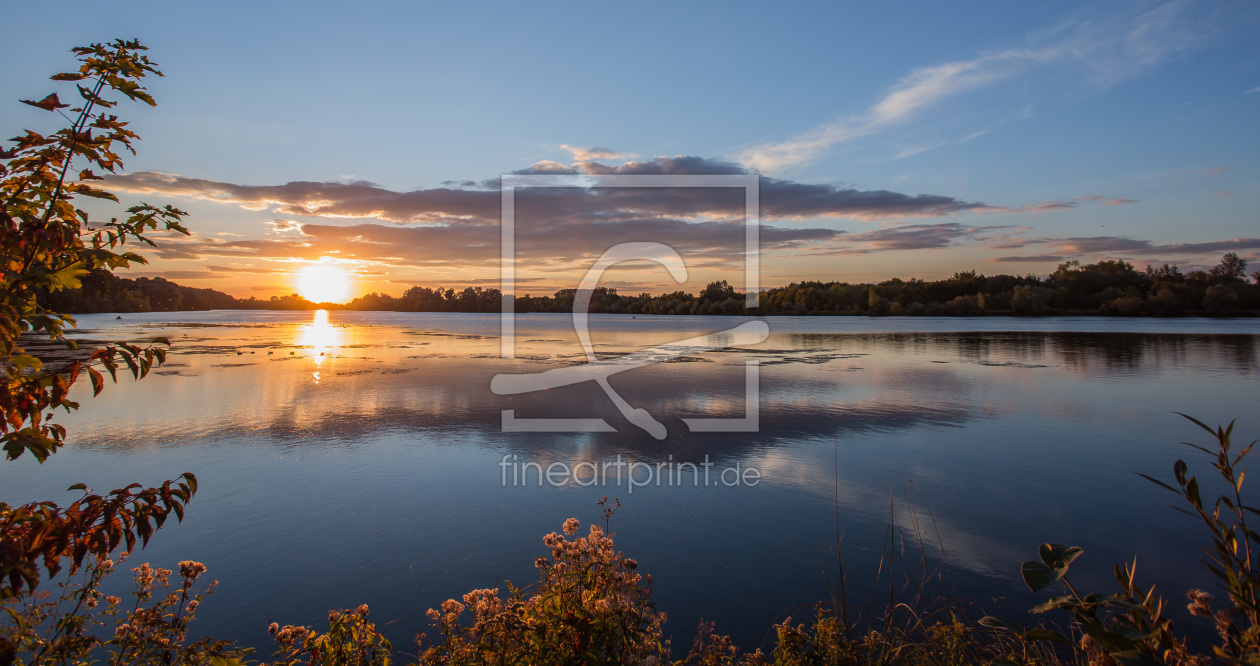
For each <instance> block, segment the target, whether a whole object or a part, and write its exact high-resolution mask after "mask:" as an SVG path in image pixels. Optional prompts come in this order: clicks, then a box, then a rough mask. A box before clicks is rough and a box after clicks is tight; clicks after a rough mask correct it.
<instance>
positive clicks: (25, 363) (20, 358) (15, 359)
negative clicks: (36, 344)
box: [9, 354, 44, 374]
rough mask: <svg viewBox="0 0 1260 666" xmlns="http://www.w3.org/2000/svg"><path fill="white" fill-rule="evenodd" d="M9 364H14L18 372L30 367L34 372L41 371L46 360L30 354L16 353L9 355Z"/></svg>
mask: <svg viewBox="0 0 1260 666" xmlns="http://www.w3.org/2000/svg"><path fill="white" fill-rule="evenodd" d="M9 365H11V366H13V369H14V370H16V371H17V373H18V374H21V373H22V372H24V371H26V370H28V369H29V370H30V371H32V372H39V371H40V370H41V369H43V367H44V362H43V361H41V360H39V359H37V358H35V357H34V356H30V355H29V354H15V355H13V356H10V357H9Z"/></svg>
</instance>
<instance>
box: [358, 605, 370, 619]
mask: <svg viewBox="0 0 1260 666" xmlns="http://www.w3.org/2000/svg"><path fill="white" fill-rule="evenodd" d="M355 612H356V613H358V614H359V617H367V616H368V606H367V604H359V607H358V608H357V609H355Z"/></svg>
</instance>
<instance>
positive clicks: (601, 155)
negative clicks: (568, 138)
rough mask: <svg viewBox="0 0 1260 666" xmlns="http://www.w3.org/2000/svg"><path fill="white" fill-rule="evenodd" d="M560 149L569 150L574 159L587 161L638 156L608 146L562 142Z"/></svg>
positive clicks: (626, 158) (625, 158) (624, 158)
mask: <svg viewBox="0 0 1260 666" xmlns="http://www.w3.org/2000/svg"><path fill="white" fill-rule="evenodd" d="M560 150H565V151H568V152H569V153H570V154H571V155H573V159H575V160H577V161H578V162H587V161H590V160H628V159H631V158H634V157H638V156H639V155H638V153H623V152H620V151H617V150H611V149H608V148H582V147H580V146H571V145H569V144H567V143H562V144H560Z"/></svg>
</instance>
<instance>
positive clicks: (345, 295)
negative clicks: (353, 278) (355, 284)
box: [297, 264, 350, 303]
mask: <svg viewBox="0 0 1260 666" xmlns="http://www.w3.org/2000/svg"><path fill="white" fill-rule="evenodd" d="M297 288H298V293H299V294H300V295H301V296H302V298H305V299H306V300H308V301H310V302H312V303H344V302H346V301H347V300H349V299H350V275H349V274H348V273H346V272H345V271H343V270H341V269H340V268H337V267H336V266H330V265H328V264H313V265H311V266H306V267H304V268H302V269H301V270H299V271H298V273H297Z"/></svg>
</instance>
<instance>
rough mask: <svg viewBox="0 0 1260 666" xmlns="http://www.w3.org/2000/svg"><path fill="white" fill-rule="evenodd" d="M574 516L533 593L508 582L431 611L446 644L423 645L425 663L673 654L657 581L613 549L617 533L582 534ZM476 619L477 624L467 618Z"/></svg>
mask: <svg viewBox="0 0 1260 666" xmlns="http://www.w3.org/2000/svg"><path fill="white" fill-rule="evenodd" d="M579 527H580V525H579V523H578V521H577V520H576V519H574V518H570V519H568V520H567V521H565V523H564V529H563V534H558V533H555V532H552V533H551V534H548V535H547V536H545V537H544V538H543V543H544V544H546V545H547V547H548V548H550V549H551V557H550V558H547V557H539V558H538V559H537V560H536V561H535V562H534V566H535V567H536V568H537V569H538V572H539V582H538V584H537V585H535V586H533V587H531V588H521V587H516V586H514V585H512V584H511V583H510V582H508V583H506V586H507V593H506V594H503V595H501V594H500V592H499V590H498V589H497V588H496V589H486V590H473V591H472V592H469V593H468V594H465V595H464V597H463V601H462V602H460V601H457V600H455V599H448V600H447V601H446V602H444V603H443V604H442V607H441V610H437V609H429V617H430V618H431V619H432V620H433V621H434V622H435V623H436V624H437V628H438V630H439V632H440V633H441V634H442V638H443V640H442V641H441V642H438V643H430V642H428V640H427V637H425V636H423V635H422V636H421V637H420V641H419V648H420V653H419V663H420V664H482V663H502V664H576V663H590V664H603V663H613V664H623V663H641V662H644V661H645V660H648V659H656V660H660V659H661V658H662V657H663V656H664V654H665V646H664V645H663V643H662V639H661V624H662V623H663V622H664V621H665V614H664V613H662V612H659V611H657V610H656V607H655V604H653V603H652V602H651V601H650V596H651V587H650V585H651V577H650V576H646V577H645V576H643V575H641V574H639V573H637V572H636V571H635V570H636V569H637V568H638V566H639V565H638V563H637V562H635V561H634V560H632V559H629V558H627V557H625V556H624V555H623V554H622V553H620V552H619V551H617V550H616V549H615V548H614V547H613V541H612V538H611V536H609V535H606V534H605V533H604V529H603V528H601V527H600V526H599V525H591V527H590V532H589V533H588V534H587V536H584V537H579V536H576V535H577V532H578V529H579ZM465 614H466V615H468V616H469V623H467V624H462V623H461V622H460V619H461V617H462V616H464V615H465Z"/></svg>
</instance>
